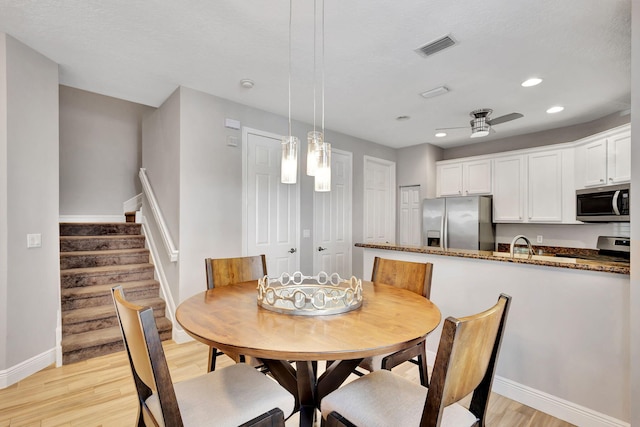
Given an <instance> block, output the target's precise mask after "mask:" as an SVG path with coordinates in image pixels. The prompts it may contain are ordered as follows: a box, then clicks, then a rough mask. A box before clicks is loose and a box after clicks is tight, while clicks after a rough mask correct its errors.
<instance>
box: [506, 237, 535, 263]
mask: <svg viewBox="0 0 640 427" xmlns="http://www.w3.org/2000/svg"><path fill="white" fill-rule="evenodd" d="M519 239H522V240H524V241H525V243H526V244H527V247H528V248H529V251H528V252H529V256H528V257H527V259H531V257H532V256H533V247H531V242H530V241H529V239H527V236H525V235H524V234H518V235H517V236H516V237H514V238H513V240H512V241H511V246H510V247H509V253H510V254H511V258H513V250H514V248H515V244H516V241H518V240H519Z"/></svg>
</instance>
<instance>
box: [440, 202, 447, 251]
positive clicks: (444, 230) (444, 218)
mask: <svg viewBox="0 0 640 427" xmlns="http://www.w3.org/2000/svg"><path fill="white" fill-rule="evenodd" d="M448 225H449V218H448V217H447V205H446V203H445V205H444V212H443V213H442V227H441V229H440V231H441V232H442V238H441V239H440V241H441V242H442V244H441V245H440V248H441V249H448V248H449V241H448V240H449V239H448V237H449V236H448V232H447V228H448Z"/></svg>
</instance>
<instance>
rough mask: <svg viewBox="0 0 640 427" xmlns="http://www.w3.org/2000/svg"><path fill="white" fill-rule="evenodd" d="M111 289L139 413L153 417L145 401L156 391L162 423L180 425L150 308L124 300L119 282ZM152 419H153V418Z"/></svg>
mask: <svg viewBox="0 0 640 427" xmlns="http://www.w3.org/2000/svg"><path fill="white" fill-rule="evenodd" d="M111 292H112V295H113V301H114V304H115V307H116V314H117V315H118V319H119V322H120V330H121V331H122V338H123V340H124V344H125V348H126V350H127V355H128V357H129V362H130V364H131V371H132V373H133V377H134V382H135V384H136V390H137V392H138V398H139V401H140V411H141V412H142V414H141V415H142V417H143V418H144V419H146V420H153V416H152V415H151V413H150V412H149V410H148V409H147V408H146V405H145V403H144V402H145V401H146V400H147V398H148V397H149V396H150V395H151V394H152V393H157V395H158V399H159V400H160V406H161V408H162V414H163V417H164V425H166V426H178V427H179V426H182V417H181V415H180V409H179V407H178V401H177V399H176V395H175V390H174V388H173V382H172V381H171V375H170V373H169V367H168V366H167V360H166V358H165V355H164V350H163V348H162V343H161V341H160V335H159V334H158V329H157V327H156V322H155V319H154V317H153V310H152V309H151V308H144V307H141V306H138V305H135V304H133V303H131V302H129V301H127V300H126V299H125V297H124V293H123V291H122V287H121V286H118V287H115V288H113V289H112V290H111ZM153 422H154V423H155V420H154V421H153Z"/></svg>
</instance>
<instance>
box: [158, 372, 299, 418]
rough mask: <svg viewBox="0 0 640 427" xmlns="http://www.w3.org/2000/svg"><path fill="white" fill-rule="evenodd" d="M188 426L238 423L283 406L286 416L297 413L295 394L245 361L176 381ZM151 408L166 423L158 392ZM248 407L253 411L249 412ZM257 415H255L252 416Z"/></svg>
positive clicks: (181, 410) (179, 400)
mask: <svg viewBox="0 0 640 427" xmlns="http://www.w3.org/2000/svg"><path fill="white" fill-rule="evenodd" d="M174 389H175V393H176V399H177V401H178V406H179V408H180V413H181V414H182V420H183V422H184V425H185V426H187V427H188V426H201V425H207V424H208V423H209V424H210V425H215V426H217V427H223V426H238V425H240V424H242V423H245V422H247V421H249V420H250V419H252V418H253V417H255V414H256V413H260V412H268V411H270V410H271V409H273V408H276V407H278V408H280V409H281V410H282V412H284V416H285V418H286V417H287V416H289V414H291V413H292V412H293V405H294V399H293V396H292V395H291V394H290V393H289V392H287V391H286V390H285V389H283V388H282V387H280V386H279V385H278V383H276V382H275V381H274V380H272V379H271V378H270V377H267V376H266V375H264V374H261V373H260V372H258V371H256V370H255V369H254V368H252V367H251V366H249V365H247V364H245V363H238V364H235V365H231V366H228V367H225V368H224V369H220V370H216V371H213V372H210V373H208V374H206V375H201V376H198V377H196V378H192V379H190V380H186V381H182V382H179V383H175V384H174ZM146 404H147V407H148V408H149V410H150V411H151V413H152V414H153V416H154V417H155V418H156V420H158V422H159V423H160V425H161V426H164V424H163V419H162V411H161V409H160V402H159V401H158V395H157V394H153V395H151V396H150V397H149V398H148V399H147V401H146ZM247 408H251V412H249V415H247ZM251 414H254V415H251Z"/></svg>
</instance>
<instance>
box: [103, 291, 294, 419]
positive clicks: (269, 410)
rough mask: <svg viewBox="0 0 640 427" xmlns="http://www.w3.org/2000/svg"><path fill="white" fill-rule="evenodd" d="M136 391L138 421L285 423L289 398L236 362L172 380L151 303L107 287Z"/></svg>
mask: <svg viewBox="0 0 640 427" xmlns="http://www.w3.org/2000/svg"><path fill="white" fill-rule="evenodd" d="M111 293H112V296H113V301H114V304H115V308H116V313H117V316H118V321H119V323H120V330H121V331H122V338H123V340H124V345H125V349H126V351H127V356H128V358H129V363H130V365H131V373H132V375H133V379H134V383H135V386H136V391H137V394H138V404H139V406H138V421H137V425H138V426H139V427H141V426H170V427H174V426H183V425H184V426H201V425H202V426H204V425H216V426H223V425H224V426H256V427H257V426H260V427H262V426H266V425H268V426H284V425H285V424H284V414H285V413H286V414H291V413H292V411H293V407H294V398H293V396H292V395H291V394H290V393H289V392H287V391H286V390H285V389H284V388H282V387H281V386H280V385H279V384H278V383H277V382H275V381H273V380H272V379H271V378H269V377H267V376H266V375H263V374H261V373H260V372H258V371H256V370H255V369H253V368H252V367H250V366H248V365H246V364H244V363H238V364H235V365H231V366H229V367H226V368H224V369H219V370H217V371H215V372H210V373H208V374H204V375H201V376H199V377H195V378H192V379H189V380H186V381H182V382H178V383H176V384H173V383H172V381H171V375H170V373H169V368H168V366H167V360H166V358H165V355H164V350H163V348H162V343H161V341H160V335H159V334H158V329H157V328H156V323H155V320H154V317H153V309H152V308H150V307H142V306H139V305H136V304H134V303H132V302H129V301H127V300H126V299H125V296H124V293H123V290H122V286H116V287H114V288H112V290H111Z"/></svg>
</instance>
